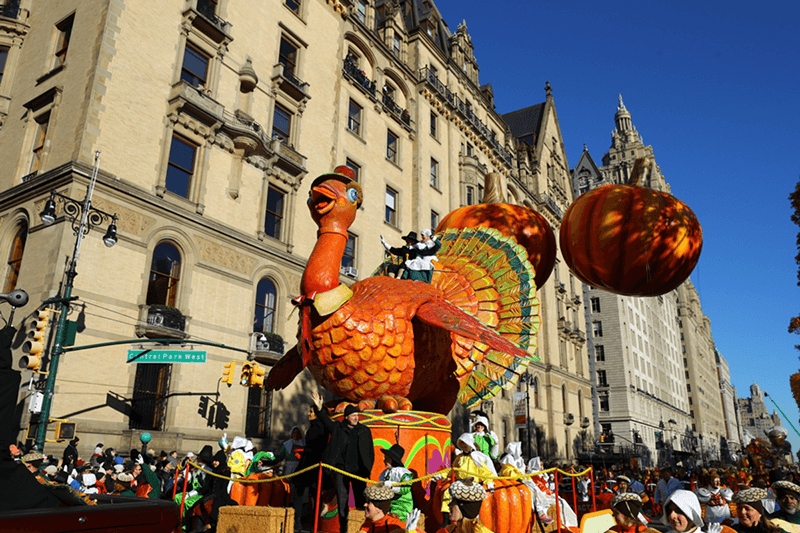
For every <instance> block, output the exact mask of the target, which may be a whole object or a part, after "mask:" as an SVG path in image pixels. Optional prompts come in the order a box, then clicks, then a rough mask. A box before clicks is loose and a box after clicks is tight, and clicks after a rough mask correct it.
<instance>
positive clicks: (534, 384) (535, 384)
mask: <svg viewBox="0 0 800 533" xmlns="http://www.w3.org/2000/svg"><path fill="white" fill-rule="evenodd" d="M531 388H532V389H533V406H534V407H535V408H537V409H538V408H539V378H533V381H532V382H531Z"/></svg>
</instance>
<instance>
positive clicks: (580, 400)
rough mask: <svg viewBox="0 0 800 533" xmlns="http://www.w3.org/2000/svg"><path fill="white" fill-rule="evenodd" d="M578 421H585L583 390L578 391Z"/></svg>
mask: <svg viewBox="0 0 800 533" xmlns="http://www.w3.org/2000/svg"><path fill="white" fill-rule="evenodd" d="M578 421H579V422H580V423H583V391H578Z"/></svg>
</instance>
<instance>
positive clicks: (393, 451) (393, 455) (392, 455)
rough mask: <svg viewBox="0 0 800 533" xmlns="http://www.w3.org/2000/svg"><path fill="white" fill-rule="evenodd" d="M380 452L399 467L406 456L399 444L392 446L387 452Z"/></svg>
mask: <svg viewBox="0 0 800 533" xmlns="http://www.w3.org/2000/svg"><path fill="white" fill-rule="evenodd" d="M381 452H382V453H383V455H385V456H386V457H388V458H389V459H391V460H392V461H394V462H395V463H397V464H399V465H401V466H402V465H403V456H404V455H405V454H406V451H405V450H404V449H403V447H402V446H400V445H399V444H392V447H391V448H389V449H388V450H386V449H382V450H381Z"/></svg>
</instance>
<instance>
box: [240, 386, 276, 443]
mask: <svg viewBox="0 0 800 533" xmlns="http://www.w3.org/2000/svg"><path fill="white" fill-rule="evenodd" d="M248 389H249V390H248V391H247V415H246V417H245V428H244V433H245V436H247V437H259V438H263V439H268V438H269V437H270V426H271V418H272V417H271V416H270V415H271V414H272V391H267V390H264V389H262V388H261V387H248Z"/></svg>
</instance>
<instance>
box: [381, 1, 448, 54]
mask: <svg viewBox="0 0 800 533" xmlns="http://www.w3.org/2000/svg"><path fill="white" fill-rule="evenodd" d="M385 4H396V5H398V6H400V9H401V12H402V13H403V22H404V24H405V30H406V33H412V32H413V31H416V30H419V29H420V24H421V23H422V22H423V21H427V20H429V19H435V20H436V31H435V32H434V34H433V35H431V36H430V37H431V38H432V40H433V42H434V43H435V44H436V45H437V46H438V47H439V48H440V49H441V50H442V51H443V52H444V53H445V55H446V56H447V57H450V37H451V36H452V33H451V32H450V29H449V28H448V27H447V24H446V23H445V21H444V17H442V14H441V13H440V12H439V9H438V8H437V7H436V4H434V3H433V0H376V2H375V8H376V9H377V8H379V7H380V6H382V5H385ZM426 33H427V32H426Z"/></svg>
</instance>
